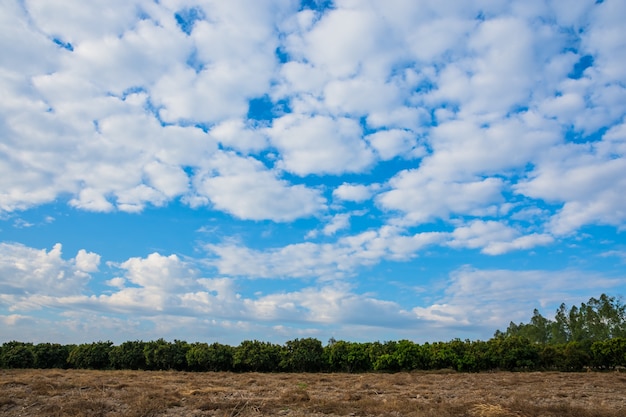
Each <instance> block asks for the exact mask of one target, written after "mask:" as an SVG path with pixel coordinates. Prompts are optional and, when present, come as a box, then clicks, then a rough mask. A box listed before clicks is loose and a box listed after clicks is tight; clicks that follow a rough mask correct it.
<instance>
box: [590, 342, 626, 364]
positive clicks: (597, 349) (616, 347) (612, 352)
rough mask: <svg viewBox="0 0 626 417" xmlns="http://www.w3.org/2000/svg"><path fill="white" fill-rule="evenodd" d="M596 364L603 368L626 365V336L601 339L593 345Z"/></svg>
mask: <svg viewBox="0 0 626 417" xmlns="http://www.w3.org/2000/svg"><path fill="white" fill-rule="evenodd" d="M591 355H592V357H593V362H594V365H595V366H597V367H599V368H603V369H608V368H610V369H615V368H616V367H618V366H626V338H623V337H617V338H614V339H608V340H599V341H596V342H593V344H592V345H591Z"/></svg>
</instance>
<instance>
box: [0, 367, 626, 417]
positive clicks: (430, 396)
mask: <svg viewBox="0 0 626 417" xmlns="http://www.w3.org/2000/svg"><path fill="white" fill-rule="evenodd" d="M624 415H626V375H624V374H619V373H614V372H611V373H593V372H589V373H556V372H554V373H553V372H547V373H539V372H536V373H504V372H501V373H480V374H460V373H452V372H449V373H446V372H438V373H433V372H413V373H398V374H375V373H369V374H356V375H354V374H255V373H246V374H235V373H184V372H143V371H84V370H0V416H12V417H17V416H23V417H27V416H28V417H40V416H41V417H43V416H46V417H56V416H58V417H60V416H63V417H83V416H84V417H87V416H89V417H113V416H127V417H156V416H172V417H182V416H228V417H235V416H241V417H246V416H287V417H289V416H432V417H435V416H437V417H447V416H469V417H498V416H507V417H510V416H524V417H539V416H542V417H548V416H554V417H556V416H559V417H561V416H575V417H591V416H597V417H618V416H624Z"/></svg>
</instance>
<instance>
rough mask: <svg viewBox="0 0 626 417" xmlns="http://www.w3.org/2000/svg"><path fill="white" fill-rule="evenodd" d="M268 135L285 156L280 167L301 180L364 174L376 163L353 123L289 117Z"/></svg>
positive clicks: (330, 119) (356, 124)
mask: <svg viewBox="0 0 626 417" xmlns="http://www.w3.org/2000/svg"><path fill="white" fill-rule="evenodd" d="M268 134H269V136H270V139H271V141H272V143H273V144H274V145H275V146H276V147H277V148H278V149H279V151H280V153H281V156H282V158H281V161H280V162H281V163H280V167H281V168H283V169H285V170H286V171H289V172H293V173H295V174H297V175H300V176H305V175H308V174H342V173H345V172H361V171H363V170H364V169H365V168H367V167H369V166H370V165H371V164H372V163H373V162H374V154H373V152H372V150H371V149H370V148H369V147H368V146H367V143H366V142H365V141H363V140H362V138H361V136H362V131H361V127H360V126H359V124H358V123H357V122H356V121H354V120H353V119H349V118H337V119H333V118H330V117H325V116H314V117H306V116H302V115H295V114H288V115H285V116H283V117H281V118H279V119H277V120H275V121H274V123H273V126H272V128H271V129H269V130H268Z"/></svg>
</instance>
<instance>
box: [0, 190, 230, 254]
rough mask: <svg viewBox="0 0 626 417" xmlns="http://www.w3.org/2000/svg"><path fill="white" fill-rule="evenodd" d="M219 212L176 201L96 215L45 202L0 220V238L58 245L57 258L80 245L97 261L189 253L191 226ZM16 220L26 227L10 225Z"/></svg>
mask: <svg viewBox="0 0 626 417" xmlns="http://www.w3.org/2000/svg"><path fill="white" fill-rule="evenodd" d="M224 216H225V215H223V214H221V213H217V212H213V211H209V210H207V209H206V208H203V207H201V208H198V209H192V208H189V207H187V206H185V205H183V204H181V203H180V202H176V201H174V202H172V203H170V204H169V205H168V206H165V207H160V208H156V207H148V208H146V209H145V210H144V211H143V212H142V213H125V212H112V213H96V212H89V211H83V210H76V209H73V208H70V207H67V206H66V205H65V204H64V203H61V202H60V203H57V204H46V205H42V206H39V207H36V208H32V209H30V210H26V211H23V212H19V213H16V214H15V215H12V216H10V217H9V218H6V219H4V220H2V221H0V229H1V231H0V240H2V241H4V242H18V243H21V244H24V245H26V246H29V247H34V248H46V249H47V250H50V249H51V248H52V247H53V246H54V244H56V243H61V244H62V245H63V257H64V258H65V259H68V258H71V257H74V256H75V255H76V253H77V252H78V250H80V249H85V250H87V251H90V252H96V253H98V254H100V255H101V256H102V258H103V259H102V260H103V261H114V262H123V261H125V260H127V259H128V258H129V257H145V256H147V255H149V254H150V253H152V252H159V253H161V254H163V255H169V254H172V253H174V254H188V255H193V254H194V251H195V249H196V246H197V239H198V238H199V236H198V233H196V230H197V229H199V228H201V227H202V226H204V225H206V224H207V223H209V222H210V221H211V220H213V221H216V220H215V218H216V217H218V218H219V217H224ZM17 219H22V220H23V221H25V222H27V223H28V224H32V226H30V227H15V226H14V223H15V222H16V220H17Z"/></svg>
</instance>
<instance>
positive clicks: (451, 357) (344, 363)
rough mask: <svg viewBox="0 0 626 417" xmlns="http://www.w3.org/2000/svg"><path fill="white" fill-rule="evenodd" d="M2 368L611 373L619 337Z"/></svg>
mask: <svg viewBox="0 0 626 417" xmlns="http://www.w3.org/2000/svg"><path fill="white" fill-rule="evenodd" d="M0 360H1V362H0V364H1V365H2V367H4V368H77V369H141V370H180V371H235V372H249V371H253V372H369V371H381V372H398V371H412V370H437V369H454V370H457V371H464V372H479V371H489V370H509V371H515V370H527V371H530V370H560V371H580V370H583V369H585V368H594V369H613V368H616V367H623V366H626V338H614V339H608V340H604V341H595V342H591V341H588V342H576V341H572V342H568V343H565V344H555V345H540V344H537V343H534V342H531V341H530V340H529V339H527V338H523V337H518V336H508V337H504V336H500V337H494V338H492V339H490V340H488V341H469V340H465V341H462V340H459V339H455V340H452V341H449V342H437V343H425V344H417V343H414V342H411V341H408V340H401V341H388V342H384V343H381V342H371V343H357V342H346V341H336V340H333V339H331V340H330V341H329V343H328V344H327V345H326V346H322V343H321V342H320V341H319V340H317V339H313V338H305V339H295V340H291V341H288V342H286V343H285V344H284V345H278V344H273V343H268V342H260V341H257V340H247V341H244V342H242V343H241V344H240V345H239V346H236V347H232V346H229V345H224V344H220V343H213V344H207V343H187V342H185V341H180V340H175V341H173V342H167V341H165V340H163V339H159V340H156V341H150V342H143V341H130V342H125V343H122V344H120V345H117V346H116V345H114V344H113V343H112V342H95V343H89V344H80V345H59V344H52V343H41V344H32V343H22V342H15V341H14V342H8V343H5V344H4V345H2V347H1V348H0Z"/></svg>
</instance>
